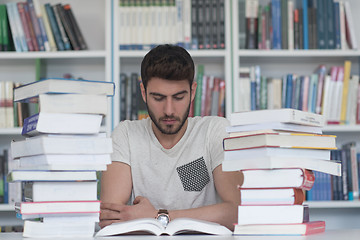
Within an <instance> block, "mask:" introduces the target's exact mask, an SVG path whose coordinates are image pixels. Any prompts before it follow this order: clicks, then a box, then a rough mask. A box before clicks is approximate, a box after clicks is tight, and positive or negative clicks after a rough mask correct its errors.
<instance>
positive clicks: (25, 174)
mask: <svg viewBox="0 0 360 240" xmlns="http://www.w3.org/2000/svg"><path fill="white" fill-rule="evenodd" d="M7 180H8V182H18V181H21V182H26V181H59V182H60V181H95V180H96V172H95V171H27V170H12V171H11V172H10V173H9V174H8V176H7Z"/></svg>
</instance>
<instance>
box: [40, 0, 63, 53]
mask: <svg viewBox="0 0 360 240" xmlns="http://www.w3.org/2000/svg"><path fill="white" fill-rule="evenodd" d="M44 6H45V11H46V14H47V16H48V19H49V23H50V27H51V31H52V33H53V35H54V40H55V44H56V47H57V50H59V51H64V50H65V46H64V42H63V40H62V38H61V35H60V30H59V26H58V24H57V22H56V19H55V14H54V10H53V8H52V7H51V5H50V3H45V5H44Z"/></svg>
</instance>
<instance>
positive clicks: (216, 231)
mask: <svg viewBox="0 0 360 240" xmlns="http://www.w3.org/2000/svg"><path fill="white" fill-rule="evenodd" d="M141 233H143V234H152V235H157V236H160V235H177V234H189V233H190V234H194V233H202V234H213V235H231V234H232V232H231V231H230V230H229V229H227V228H226V227H224V226H222V225H220V224H217V223H213V222H208V221H203V220H197V219H190V218H177V219H174V220H172V221H170V223H169V224H168V225H167V226H166V227H164V226H163V225H162V224H161V223H160V222H159V221H158V220H156V219H155V218H142V219H135V220H131V221H126V222H119V223H113V224H111V225H109V226H106V227H104V228H103V229H101V230H100V231H98V232H97V233H96V235H95V237H105V236H115V235H122V234H141Z"/></svg>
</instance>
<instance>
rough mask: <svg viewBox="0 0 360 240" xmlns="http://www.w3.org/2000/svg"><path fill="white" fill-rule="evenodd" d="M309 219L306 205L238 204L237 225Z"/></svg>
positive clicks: (300, 221) (304, 220)
mask: <svg viewBox="0 0 360 240" xmlns="http://www.w3.org/2000/svg"><path fill="white" fill-rule="evenodd" d="M308 221H309V207H308V206H307V205H283V206H282V205H279V206H260V205H259V206H242V205H239V206H238V222H237V224H239V225H247V224H285V223H303V222H308Z"/></svg>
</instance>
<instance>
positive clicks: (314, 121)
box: [230, 108, 325, 127]
mask: <svg viewBox="0 0 360 240" xmlns="http://www.w3.org/2000/svg"><path fill="white" fill-rule="evenodd" d="M265 122H284V123H294V124H300V125H307V126H317V127H323V126H324V125H325V119H324V117H323V116H322V115H320V114H315V113H310V112H304V111H300V110H296V109H291V108H282V109H268V110H257V111H249V112H237V113H232V114H231V116H230V124H231V125H232V126H234V125H246V124H257V123H265Z"/></svg>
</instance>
